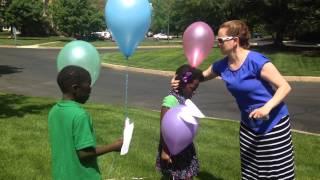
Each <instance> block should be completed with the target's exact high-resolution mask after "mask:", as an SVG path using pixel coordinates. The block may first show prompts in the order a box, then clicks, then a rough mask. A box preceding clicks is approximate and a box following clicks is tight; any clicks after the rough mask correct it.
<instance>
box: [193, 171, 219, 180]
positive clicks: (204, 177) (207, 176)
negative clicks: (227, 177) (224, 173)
mask: <svg viewBox="0 0 320 180" xmlns="http://www.w3.org/2000/svg"><path fill="white" fill-rule="evenodd" d="M197 177H198V178H199V179H200V180H222V178H220V177H216V176H214V175H213V174H211V173H209V172H207V171H200V172H199V174H198V176H197Z"/></svg>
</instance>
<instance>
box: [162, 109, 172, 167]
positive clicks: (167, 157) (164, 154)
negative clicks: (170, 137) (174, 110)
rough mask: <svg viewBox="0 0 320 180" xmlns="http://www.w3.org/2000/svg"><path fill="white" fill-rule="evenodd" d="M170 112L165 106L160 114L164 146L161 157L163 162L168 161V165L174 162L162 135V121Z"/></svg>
mask: <svg viewBox="0 0 320 180" xmlns="http://www.w3.org/2000/svg"><path fill="white" fill-rule="evenodd" d="M168 110H169V108H167V107H164V106H162V107H161V113H160V143H161V145H162V150H161V156H160V157H161V159H162V160H164V161H167V162H168V163H171V162H172V160H171V158H170V155H169V150H168V147H167V145H166V143H165V142H164V140H163V137H162V133H161V121H162V118H163V116H164V115H165V114H166V112H167V111H168Z"/></svg>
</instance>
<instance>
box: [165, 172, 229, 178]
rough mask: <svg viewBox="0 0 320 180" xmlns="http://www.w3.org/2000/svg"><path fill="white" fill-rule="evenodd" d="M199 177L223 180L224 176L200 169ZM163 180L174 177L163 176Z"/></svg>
mask: <svg viewBox="0 0 320 180" xmlns="http://www.w3.org/2000/svg"><path fill="white" fill-rule="evenodd" d="M197 178H198V179H200V180H223V179H222V178H219V177H215V176H214V175H212V174H211V173H209V172H207V171H200V172H199V173H198V176H197ZM161 180H172V178H170V177H168V176H162V177H161Z"/></svg>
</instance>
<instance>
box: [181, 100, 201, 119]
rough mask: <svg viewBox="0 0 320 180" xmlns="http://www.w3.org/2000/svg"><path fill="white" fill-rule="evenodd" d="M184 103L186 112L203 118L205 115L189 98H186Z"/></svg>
mask: <svg viewBox="0 0 320 180" xmlns="http://www.w3.org/2000/svg"><path fill="white" fill-rule="evenodd" d="M185 105H186V106H187V107H188V112H189V113H190V114H191V116H193V117H197V118H204V117H205V115H204V114H203V113H202V112H201V111H200V109H199V108H198V107H197V106H196V105H195V104H194V103H193V102H192V101H191V100H190V99H187V100H186V101H185Z"/></svg>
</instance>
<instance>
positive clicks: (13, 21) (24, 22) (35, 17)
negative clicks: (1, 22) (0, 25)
mask: <svg viewBox="0 0 320 180" xmlns="http://www.w3.org/2000/svg"><path fill="white" fill-rule="evenodd" d="M5 19H6V24H7V25H10V26H15V27H16V28H17V29H19V30H20V31H21V33H22V35H44V34H46V33H47V32H46V28H45V27H44V26H46V25H48V23H47V21H46V19H45V17H44V16H43V2H42V0H12V2H11V3H10V4H9V5H8V7H7V9H6V11H5Z"/></svg>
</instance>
